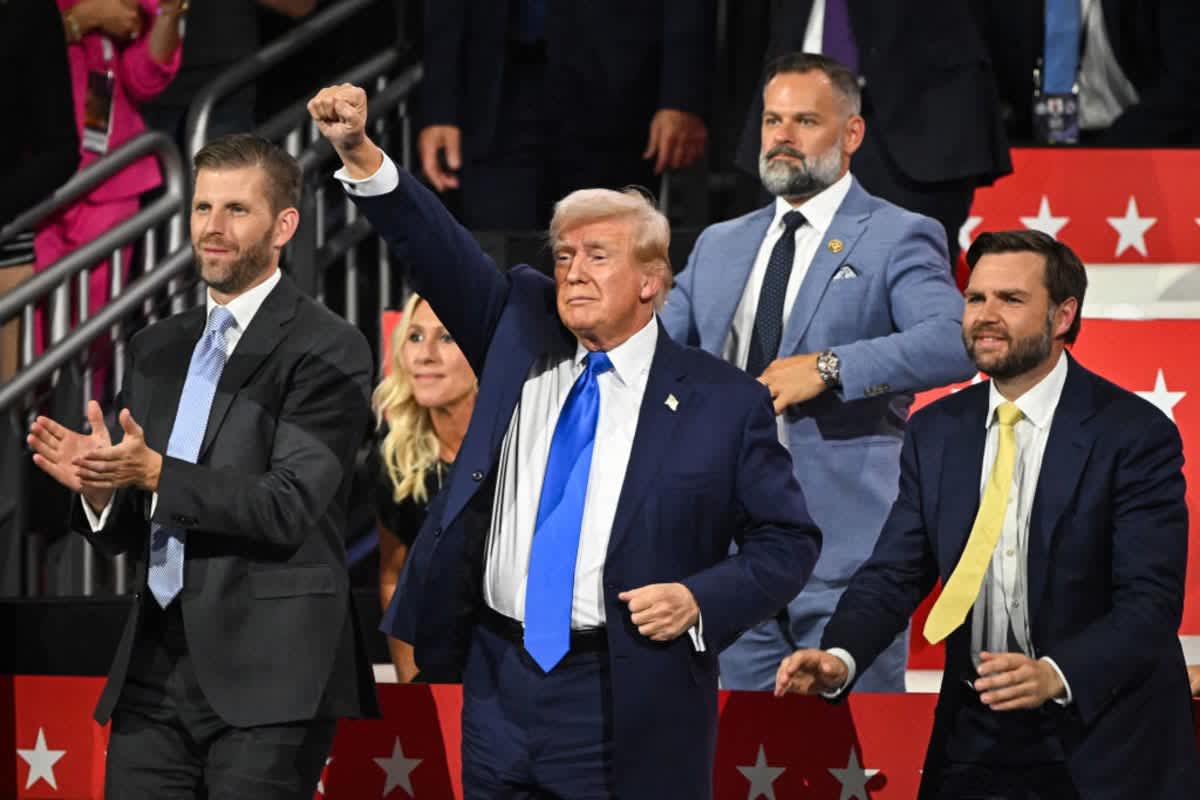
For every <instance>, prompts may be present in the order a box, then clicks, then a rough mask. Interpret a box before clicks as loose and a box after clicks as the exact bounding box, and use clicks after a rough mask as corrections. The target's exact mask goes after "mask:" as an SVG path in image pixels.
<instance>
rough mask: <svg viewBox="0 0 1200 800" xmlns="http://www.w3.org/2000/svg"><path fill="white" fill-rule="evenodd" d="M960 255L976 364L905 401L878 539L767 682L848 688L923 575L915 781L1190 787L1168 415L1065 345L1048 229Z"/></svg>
mask: <svg viewBox="0 0 1200 800" xmlns="http://www.w3.org/2000/svg"><path fill="white" fill-rule="evenodd" d="M967 261H968V263H969V264H971V265H972V268H973V271H972V273H971V280H970V283H969V285H968V286H967V290H966V310H965V312H964V314H963V339H964V341H965V343H966V346H967V349H968V352H969V353H970V354H971V356H972V357H973V358H974V360H975V364H976V366H978V367H979V369H980V370H982V371H983V372H985V373H987V374H988V375H989V376H991V378H992V380H991V381H990V382H988V383H982V384H978V385H976V386H971V387H968V388H966V389H964V390H962V391H961V392H958V393H957V394H954V395H950V396H948V397H945V398H943V399H941V400H939V401H937V402H935V403H933V404H931V405H929V406H928V407H926V408H925V409H922V410H921V411H920V412H918V413H917V414H916V415H914V416H913V419H912V420H911V422H910V424H909V428H908V432H907V434H906V436H905V442H904V451H903V454H902V457H901V477H900V496H899V497H898V499H897V500H896V504H895V506H894V507H893V508H892V513H891V516H890V517H889V518H888V521H887V525H886V526H885V527H884V530H883V534H882V535H881V537H880V540H879V545H878V546H877V547H876V549H875V553H874V554H873V555H872V557H871V559H870V560H869V561H868V562H867V563H866V564H865V565H863V567H862V569H861V570H860V571H859V572H858V574H857V575H855V577H854V580H853V581H852V582H851V584H850V587H849V588H848V589H847V590H846V593H845V594H844V595H843V596H842V600H841V603H839V605H838V608H837V611H836V612H835V613H834V616H833V618H832V619H831V620H830V621H829V625H828V626H827V627H826V628H825V634H824V637H823V638H822V647H823V648H826V649H825V650H800V651H797V652H796V653H794V654H793V655H791V656H789V657H788V658H787V659H785V660H784V661H783V663H782V664H781V665H780V668H779V674H778V677H777V682H776V691H777V692H778V693H783V692H787V691H800V692H824V693H827V695H828V694H839V693H841V692H843V691H844V690H845V689H847V688H849V687H850V686H852V685H853V683H854V680H855V676H856V675H857V673H858V672H859V671H860V670H862V669H864V668H865V667H866V666H867V665H869V664H870V663H871V660H872V659H873V658H874V657H875V655H876V654H877V653H879V652H880V650H881V649H882V648H883V647H884V646H885V645H886V644H887V643H888V642H889V641H890V640H891V638H892V637H893V636H894V635H895V633H896V631H898V630H901V629H902V628H903V627H904V626H905V625H906V624H908V618H909V616H911V614H912V612H913V610H914V609H916V607H917V605H918V604H919V603H920V601H921V599H922V598H923V597H924V596H925V595H926V594H928V593H929V591H930V590H931V589H932V588H933V586H934V583H935V582H936V581H937V579H938V578H939V577H940V578H941V579H942V582H943V586H944V588H943V590H942V592H941V594H940V595H939V598H938V600H937V602H936V603H935V605H934V607H933V609H932V611H931V612H930V616H929V621H928V622H927V623H926V627H925V635H926V637H927V638H928V639H930V640H931V641H938V640H940V639H941V638H943V637H945V636H947V635H948V636H949V638H948V639H947V647H946V669H945V675H944V678H943V680H942V689H941V695H940V697H939V700H938V706H937V711H936V713H935V717H934V727H933V734H932V737H931V741H930V744H929V750H928V754H927V756H926V763H925V770H924V777H923V779H922V790H921V797H923V798H946V800H950V798H954V799H955V800H963V798H988V799H989V800H990V799H992V798H1022V799H1024V798H1046V800H1050V798H1053V800H1062V799H1063V798H1070V797H1082V798H1087V799H1088V800H1092V798H1099V799H1100V800H1103V799H1104V798H1113V800H1116V799H1117V798H1122V800H1124V798H1130V797H1146V798H1179V800H1183V799H1184V798H1191V797H1196V796H1198V795H1200V755H1198V754H1197V752H1196V739H1195V730H1194V728H1193V723H1192V714H1191V701H1190V700H1189V691H1188V678H1187V672H1186V670H1185V668H1184V661H1183V651H1182V648H1181V647H1180V643H1179V639H1178V635H1177V631H1178V629H1179V622H1180V618H1181V616H1182V613H1183V591H1184V571H1185V565H1186V563H1187V533H1188V524H1187V523H1188V513H1187V505H1186V503H1185V501H1184V478H1183V473H1182V466H1183V453H1182V442H1181V441H1180V438H1179V432H1178V431H1177V430H1176V428H1175V425H1174V424H1172V423H1171V421H1170V420H1168V419H1167V418H1166V417H1165V416H1164V415H1163V414H1162V412H1161V411H1159V410H1158V409H1156V408H1154V407H1153V406H1152V405H1150V404H1149V403H1147V402H1146V401H1145V400H1142V399H1140V398H1138V397H1137V396H1135V395H1133V394H1131V393H1130V392H1127V391H1125V390H1124V389H1121V388H1120V387H1118V386H1115V385H1113V384H1111V383H1109V382H1108V381H1106V380H1104V379H1103V378H1101V377H1099V376H1098V375H1095V374H1093V373H1091V372H1088V371H1087V370H1086V369H1084V368H1083V367H1082V366H1080V365H1079V363H1078V362H1076V361H1075V360H1074V359H1073V358H1072V357H1071V356H1070V355H1068V354H1067V353H1065V352H1064V348H1065V346H1066V345H1067V344H1069V343H1071V342H1073V341H1074V340H1075V336H1076V334H1077V333H1078V331H1079V322H1080V311H1081V308H1082V305H1083V295H1084V291H1085V289H1086V286H1087V277H1086V275H1085V273H1084V268H1083V264H1082V263H1080V261H1079V259H1078V257H1076V256H1075V254H1074V253H1072V252H1071V250H1070V249H1069V248H1068V247H1067V246H1066V245H1063V244H1060V243H1058V242H1056V241H1054V240H1053V239H1052V238H1050V237H1049V236H1046V235H1045V234H1043V233H1039V232H1037V231H1013V232H1001V233H984V234H981V235H980V236H979V237H978V238H977V239H976V240H975V242H974V243H973V244H972V246H971V249H970V251H969V252H968V254H967Z"/></svg>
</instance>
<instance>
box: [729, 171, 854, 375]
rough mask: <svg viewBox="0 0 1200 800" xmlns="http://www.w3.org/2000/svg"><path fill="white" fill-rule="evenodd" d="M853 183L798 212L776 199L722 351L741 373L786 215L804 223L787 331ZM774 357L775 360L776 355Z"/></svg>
mask: <svg viewBox="0 0 1200 800" xmlns="http://www.w3.org/2000/svg"><path fill="white" fill-rule="evenodd" d="M851 181H852V179H851V177H850V173H849V172H846V174H845V175H843V176H842V177H840V178H838V179H837V180H836V181H834V182H833V184H832V185H831V186H829V187H828V188H827V189H825V190H824V191H822V192H819V193H818V194H817V195H815V196H814V197H811V198H809V199H808V200H806V201H805V202H803V203H801V204H800V205H799V206H796V207H795V208H793V207H792V205H791V204H790V203H788V201H787V200H784V199H783V198H782V197H777V198H775V217H774V219H772V220H771V224H770V225H769V226H768V227H767V235H766V236H764V237H763V240H762V244H760V245H759V247H758V255H757V256H756V257H755V259H754V267H753V268H752V269H751V270H750V276H749V277H748V278H747V279H746V288H745V289H743V290H742V299H741V301H740V302H739V303H738V307H737V311H735V312H734V314H733V325H732V326H730V329H729V336H728V338H727V339H726V340H725V346H724V347H723V348H722V351H721V355H722V356H723V357H724V358H725V360H726V361H728V362H730V363H731V364H736V365H737V366H738V367H740V368H741V369H745V368H746V362H747V360H748V359H749V357H750V339H751V337H752V336H753V335H754V316H755V314H757V313H758V298H759V295H760V294H761V293H762V285H763V278H764V277H765V276H766V274H767V262H768V261H770V260H771V251H772V250H774V249H775V243H776V242H778V241H779V239H780V237H781V236H783V231H784V225H783V215H784V214H786V213H787V212H789V211H799V212H800V213H801V214H803V215H804V219H805V223H804V224H803V225H801V226H800V227H799V228H797V229H796V253H795V256H794V257H793V259H792V272H791V275H790V276H789V277H788V283H787V291H786V292H785V294H784V300H783V320H784V329H785V330H786V328H787V320H788V318H789V317H790V316H791V314H792V307H793V306H794V305H795V304H796V297H797V296H798V295H799V294H800V284H802V283H803V282H804V276H805V275H806V274H808V267H809V265H810V264H811V263H812V260H813V258H814V257H816V255H817V250H818V248H819V247H820V246H821V242H822V240H823V239H824V238H825V234H826V232H827V231H828V230H829V228H830V226H831V225H833V218H834V216H835V215H836V214H837V211H838V209H839V208H841V205H842V201H843V200H845V199H846V194H847V193H849V191H850V185H851ZM771 355H772V360H773V359H774V355H775V354H771ZM754 377H755V378H757V377H758V376H757V375H755V376H754Z"/></svg>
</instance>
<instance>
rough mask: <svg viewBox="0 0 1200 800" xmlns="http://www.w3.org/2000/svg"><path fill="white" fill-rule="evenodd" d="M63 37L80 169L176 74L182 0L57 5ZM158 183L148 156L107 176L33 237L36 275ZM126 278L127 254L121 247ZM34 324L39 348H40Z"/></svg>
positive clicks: (101, 274) (97, 286)
mask: <svg viewBox="0 0 1200 800" xmlns="http://www.w3.org/2000/svg"><path fill="white" fill-rule="evenodd" d="M58 8H59V11H60V12H61V13H62V18H63V29H64V31H65V32H66V38H67V56H68V60H69V62H70V71H71V87H72V93H73V95H74V102H75V124H76V126H77V128H78V133H79V139H80V155H81V159H80V165H79V166H80V169H83V168H84V167H86V166H87V165H89V164H91V163H92V162H93V161H96V160H97V159H98V158H101V157H102V156H103V155H104V154H105V153H109V152H112V151H114V150H116V149H117V148H118V147H120V146H121V145H122V144H124V143H125V142H126V141H128V140H129V139H132V138H133V137H135V136H137V135H138V134H139V133H141V132H142V130H144V127H145V126H144V125H143V123H142V117H141V114H140V113H139V112H138V105H139V104H141V103H144V102H146V101H148V100H150V99H151V98H153V97H154V96H155V95H157V94H158V93H159V92H161V91H162V90H163V89H165V88H166V87H167V84H169V83H170V82H171V79H172V78H174V77H175V73H176V71H177V70H178V69H179V60H180V55H181V51H182V49H183V48H182V47H181V38H180V23H181V20H182V18H183V16H184V14H185V13H186V12H187V0H58ZM160 183H162V174H161V173H160V172H159V169H158V164H157V162H156V161H155V159H154V157H153V156H148V157H146V158H144V159H141V160H139V161H137V162H135V163H133V164H130V165H129V166H128V167H127V168H126V169H124V170H122V171H121V172H120V173H118V174H116V175H114V176H113V177H112V178H110V179H109V180H108V181H106V182H105V183H103V184H102V185H100V186H99V187H97V188H96V189H95V190H93V191H92V192H91V194H89V195H88V196H87V197H85V198H83V199H81V200H79V201H78V202H77V203H75V204H74V205H72V206H70V207H68V208H66V209H63V210H62V211H60V212H58V213H57V214H55V215H54V216H52V217H50V218H49V219H47V220H46V221H45V222H43V223H42V225H41V226H40V227H39V229H38V231H37V235H36V237H35V238H34V250H35V252H36V256H37V263H36V267H35V269H44V268H46V267H47V266H49V265H50V264H53V263H54V262H55V261H57V260H58V259H60V258H62V257H63V256H65V255H66V254H68V253H70V252H71V251H73V250H75V249H77V248H78V247H80V246H81V245H83V244H86V243H87V242H89V241H91V240H92V239H95V238H96V237H97V236H99V235H100V234H101V233H103V232H104V231H107V230H109V229H110V228H112V227H113V226H114V225H117V224H118V223H120V222H121V221H122V220H124V219H127V218H128V217H130V216H132V215H133V214H134V213H135V212H136V211H137V209H138V202H139V199H140V197H141V194H142V192H144V191H146V190H147V189H152V188H154V187H156V186H158V185H159V184H160ZM123 256H124V257H123V259H122V260H123V262H124V266H125V272H126V277H127V274H128V273H127V271H128V267H129V261H130V258H131V257H132V249H131V248H128V247H127V248H125V249H124V251H123ZM109 266H110V265H109V262H108V260H105V261H104V262H103V263H102V264H101V265H100V266H99V267H98V268H96V269H93V270H92V271H91V277H90V290H89V293H88V294H89V297H88V309H89V313H95V312H96V311H97V310H99V309H100V308H101V307H102V306H103V305H104V303H105V302H107V300H108V285H109ZM40 322H41V320H40V319H39V334H38V340H39V344H41V343H44V340H43V338H42V333H41V330H40V329H41V327H42V325H41V324H40ZM111 362H112V346H111V343H109V342H108V341H107V340H98V341H97V343H96V344H94V345H93V347H92V357H91V363H92V368H93V387H94V394H93V396H96V397H99V396H100V395H102V394H103V391H104V389H105V384H106V381H107V376H108V373H109V370H110V367H111Z"/></svg>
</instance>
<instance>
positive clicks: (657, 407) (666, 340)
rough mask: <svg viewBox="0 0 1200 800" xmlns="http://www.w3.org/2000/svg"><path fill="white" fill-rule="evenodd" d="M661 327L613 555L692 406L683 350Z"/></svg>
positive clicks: (615, 520)
mask: <svg viewBox="0 0 1200 800" xmlns="http://www.w3.org/2000/svg"><path fill="white" fill-rule="evenodd" d="M657 324H658V326H659V327H658V344H657V346H656V347H655V348H654V359H653V361H651V363H650V374H649V376H648V377H647V379H646V391H645V394H643V395H642V406H641V409H640V410H639V411H638V424H637V431H636V432H635V433H634V436H633V448H632V450H631V451H630V454H629V464H628V466H627V467H626V469H625V483H624V485H623V486H622V487H621V497H620V500H619V501H618V502H617V513H616V515H615V516H614V518H613V526H612V533H611V535H610V537H609V540H608V553H609V554H610V555H611V554H612V553H615V552H617V549H618V548H619V547H620V546H621V543H622V541H623V540H624V539H625V537H626V536H627V535H628V534H629V531H630V530H631V529H632V527H633V520H634V518H635V515H636V514H637V511H638V509H639V508H640V507H641V505H642V502H643V501H644V500H645V499H646V495H647V493H649V492H650V491H651V489H652V487H653V486H654V485H655V484H656V483H657V481H656V480H655V477H656V476H657V475H658V474H659V464H661V462H662V459H663V457H664V456H665V455H666V453H668V452H670V451H671V450H672V447H671V443H672V441H674V433H675V425H676V423H677V421H678V419H679V415H681V414H686V413H688V411H687V410H688V409H689V408H690V407H691V403H689V402H688V400H689V394H690V389H689V388H688V386H687V384H686V383H685V382H684V378H685V374H684V369H683V364H682V363H681V359H680V355H681V353H682V350H681V348H680V346H679V345H677V344H675V342H673V341H672V340H671V337H670V336H668V335H667V332H666V330H665V329H664V328H663V327H662V323H661V322H660V323H657ZM671 395H674V396H675V399H676V401H677V402H676V405H675V408H674V409H671V408H670V407H668V406H667V403H666V401H667V398H668V397H669V396H671Z"/></svg>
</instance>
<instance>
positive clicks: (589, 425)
mask: <svg viewBox="0 0 1200 800" xmlns="http://www.w3.org/2000/svg"><path fill="white" fill-rule="evenodd" d="M610 369H612V362H611V361H609V359H608V354H607V353H588V354H587V365H586V366H585V367H584V369H583V374H581V375H580V376H579V377H578V378H577V379H576V381H575V385H574V386H572V387H571V391H570V392H569V393H568V394H567V401H566V402H565V403H563V407H562V411H561V412H560V413H559V415H558V424H556V425H555V426H554V436H553V438H552V439H551V440H550V456H549V457H548V458H547V460H546V475H545V477H544V478H542V496H541V500H540V501H539V502H538V513H537V522H536V524H535V525H534V528H533V547H532V548H531V551H530V554H529V575H528V577H527V578H526V581H525V649H526V650H527V651H528V652H529V655H531V656H533V660H534V661H536V662H537V663H538V666H540V667H541V668H542V669H543V670H545V671H546V672H549V671H550V670H551V669H553V668H554V665H555V664H557V663H558V662H559V661H561V660H562V657H563V656H565V655H566V654H567V650H569V649H570V647H571V602H572V600H573V599H574V595H575V559H576V557H577V556H578V554H579V530H580V527H581V526H582V524H583V506H584V501H586V500H587V486H588V473H589V472H591V468H592V445H593V444H594V443H595V441H596V422H597V421H598V419H599V417H600V386H599V384H598V383H597V382H596V379H597V377H598V376H600V375H601V374H603V373H605V372H607V371H608V370H610Z"/></svg>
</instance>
